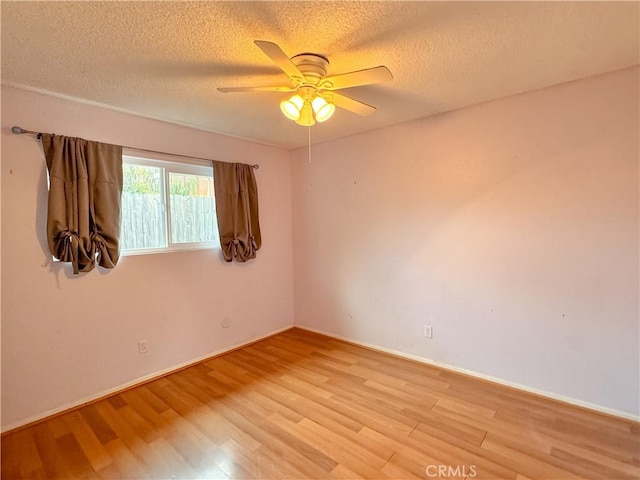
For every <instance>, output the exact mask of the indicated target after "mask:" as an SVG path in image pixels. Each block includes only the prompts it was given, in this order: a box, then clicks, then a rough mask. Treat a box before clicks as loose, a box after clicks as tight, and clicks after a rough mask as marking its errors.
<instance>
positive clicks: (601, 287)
mask: <svg viewBox="0 0 640 480" xmlns="http://www.w3.org/2000/svg"><path fill="white" fill-rule="evenodd" d="M638 84H639V78H638V69H637V68H633V69H629V70H624V71H619V72H615V73H611V74H608V75H603V76H599V77H595V78H591V79H586V80H582V81H578V82H573V83H570V84H565V85H560V86H556V87H552V88H548V89H544V90H540V91H536V92H531V93H527V94H523V95H518V96H514V97H511V98H507V99H503V100H500V101H496V102H492V103H488V104H483V105H479V106H476V107H473V108H467V109H464V110H460V111H456V112H451V113H447V114H443V115H438V116H434V117H430V118H425V119H422V120H417V121H413V122H409V123H405V124H402V125H398V126H394V127H391V128H385V129H381V130H378V131H374V132H369V133H365V134H361V135H358V136H354V137H350V138H346V139H343V140H338V141H333V142H329V143H324V144H320V145H316V146H314V147H313V150H312V164H311V165H309V164H308V162H307V159H306V155H307V151H306V149H301V150H298V151H296V152H294V165H293V205H294V208H293V223H294V245H295V257H294V266H295V309H296V310H295V311H296V323H297V324H299V325H301V326H307V327H310V328H314V329H317V330H321V331H325V332H330V333H332V334H336V335H340V336H343V337H347V338H350V339H353V340H356V341H358V342H363V343H368V344H373V345H377V346H381V347H384V348H388V349H392V350H396V351H399V352H403V353H405V354H409V355H416V356H419V357H422V358H426V359H430V360H433V361H437V362H443V363H445V364H449V365H451V366H454V367H458V368H462V369H467V370H471V371H474V372H478V373H480V374H483V375H489V376H493V377H497V378H499V379H502V380H504V381H506V382H513V383H516V384H521V385H525V386H527V387H531V388H534V389H540V390H543V391H546V392H549V393H552V394H555V395H561V396H565V397H569V398H572V399H576V400H579V401H581V402H587V403H592V404H597V405H599V406H602V407H605V408H609V409H614V410H618V411H622V412H626V413H630V414H635V415H638V413H639V412H638V408H639V404H640V398H639V385H638V384H639V381H640V380H639V378H640V372H639V368H640V367H639V365H640V359H639V309H638V292H639V280H638V263H639V255H638V245H639V235H638V217H639V209H638V200H639V198H638V174H639V170H638V160H639V151H638V148H639V147H638V145H639V141H640V138H639V124H638V118H639V106H638V105H639V99H638ZM337 114H338V115H349V114H348V113H344V112H338V113H337ZM356 120H357V119H356V118H355V117H354V121H356ZM424 324H431V325H433V331H434V338H433V339H431V340H427V339H425V338H423V325H424Z"/></svg>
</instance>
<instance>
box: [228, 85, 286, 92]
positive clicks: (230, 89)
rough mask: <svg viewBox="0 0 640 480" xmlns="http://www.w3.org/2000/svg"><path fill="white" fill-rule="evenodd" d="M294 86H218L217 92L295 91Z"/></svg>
mask: <svg viewBox="0 0 640 480" xmlns="http://www.w3.org/2000/svg"><path fill="white" fill-rule="evenodd" d="M295 90H296V89H295V88H293V87H286V86H279V87H227V88H218V91H219V92H222V93H232V92H295Z"/></svg>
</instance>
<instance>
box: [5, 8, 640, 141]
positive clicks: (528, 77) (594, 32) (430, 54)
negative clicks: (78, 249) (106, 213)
mask: <svg viewBox="0 0 640 480" xmlns="http://www.w3.org/2000/svg"><path fill="white" fill-rule="evenodd" d="M639 7H640V4H639V3H638V2H609V1H608V2H402V1H388V2H312V1H311V2H137V1H136V2H109V1H105V2H8V1H3V2H2V44H1V45H2V82H3V83H5V84H8V85H14V86H23V87H30V88H34V89H41V90H46V91H50V92H55V93H58V94H63V95H68V96H73V97H77V98H81V99H86V100H90V101H93V102H99V103H102V104H106V105H110V106H113V107H117V108H119V109H124V110H127V111H131V112H135V113H139V114H142V115H145V116H150V117H154V118H160V119H164V120H168V121H172V122H175V123H180V124H185V125H190V126H193V127H197V128H201V129H205V130H210V131H214V132H219V133H223V134H227V135H233V136H237V137H242V138H247V139H251V140H255V141H259V142H263V143H267V144H272V145H277V146H281V147H285V148H293V147H299V146H303V145H305V144H306V142H307V129H306V127H301V126H298V125H296V124H295V123H293V122H291V121H290V120H287V119H285V118H284V116H283V115H282V114H281V113H280V109H279V107H278V104H279V101H280V100H281V99H282V98H283V97H284V94H282V93H232V94H223V93H220V92H218V91H216V88H217V87H234V86H247V85H277V84H286V83H287V78H286V76H285V75H284V74H283V73H282V72H281V71H280V70H279V69H278V68H277V67H275V66H274V65H273V63H272V62H271V61H270V60H269V58H268V57H266V56H265V55H264V53H263V52H262V51H261V50H260V49H258V48H257V47H256V46H255V45H254V44H253V40H256V39H258V40H269V41H273V42H276V43H278V44H279V45H280V46H281V47H282V48H283V50H284V51H285V52H286V53H287V54H288V55H290V56H293V55H295V54H298V53H302V52H315V53H319V54H322V55H325V56H327V57H328V58H329V60H330V62H331V65H330V67H329V74H339V73H343V72H348V71H351V70H359V69H363V68H368V67H373V66H377V65H386V66H387V67H388V68H389V69H390V70H391V72H392V73H393V75H394V80H393V81H392V82H390V83H385V84H380V85H372V86H365V87H357V88H353V89H349V90H342V91H341V92H342V93H346V94H348V95H350V96H352V97H354V98H356V99H358V100H361V101H364V102H366V103H369V104H371V105H374V106H376V107H377V108H378V111H377V112H376V113H374V114H373V115H371V116H370V117H359V116H357V115H355V114H352V113H350V112H347V111H344V110H340V109H338V111H337V112H336V114H335V115H334V117H333V118H331V119H330V120H329V121H328V122H326V123H324V124H319V125H316V126H314V127H312V130H311V133H312V139H313V142H314V143H316V142H320V141H324V140H328V139H335V138H339V137H344V136H348V135H352V134H354V133H358V132H362V131H366V130H371V129H375V128H379V127H383V126H387V125H391V124H395V123H399V122H403V121H407V120H411V119H415V118H419V117H425V116H428V115H433V114H436V113H440V112H445V111H450V110H454V109H458V108H461V107H465V106H469V105H474V104H478V103H482V102H486V101H490V100H494V99H497V98H501V97H505V96H508V95H513V94H516V93H520V92H525V91H529V90H534V89H538V88H542V87H546V86H549V85H554V84H558V83H563V82H567V81H571V80H576V79H579V78H584V77H588V76H592V75H596V74H600V73H604V72H608V71H613V70H617V69H621V68H625V67H629V66H632V65H637V64H638V63H640V59H639V46H638V45H639V36H638V31H639ZM23 127H25V128H30V126H29V125H23ZM62 133H68V134H72V133H73V132H62Z"/></svg>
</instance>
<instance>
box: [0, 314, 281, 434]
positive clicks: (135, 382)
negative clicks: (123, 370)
mask: <svg viewBox="0 0 640 480" xmlns="http://www.w3.org/2000/svg"><path fill="white" fill-rule="evenodd" d="M293 327H294V325H288V326H286V327H282V328H279V329H277V330H273V331H272V332H270V333H266V334H264V335H260V336H259V337H256V338H254V339H252V340H247V341H246V342H242V343H238V344H235V345H231V346H229V347H225V348H223V349H221V350H217V351H215V352H211V353H208V354H206V355H203V356H201V357H198V358H194V359H193V360H189V361H187V362H183V363H180V364H178V365H174V366H172V367H169V368H165V369H163V370H159V371H157V372H153V373H150V374H149V375H145V376H144V377H140V378H136V379H135V380H131V381H130V382H126V383H123V384H120V385H117V386H115V387H113V388H109V389H107V390H103V391H101V392H99V393H96V394H93V395H88V396H86V397H84V398H81V399H80V400H78V401H76V402H71V403H68V404H66V405H62V406H60V407H57V408H54V409H51V410H48V411H46V412H42V413H39V414H37V415H33V416H31V417H29V418H25V419H23V420H20V421H18V422H15V423H12V424H10V425H6V426H3V427H2V433H5V432H8V431H11V430H15V429H17V428H20V427H23V426H25V425H29V424H30V423H34V422H38V421H40V420H43V419H45V418H48V417H51V416H53V415H57V414H58V413H62V412H65V411H67V410H72V409H74V408H78V407H81V406H83V405H86V404H88V403H91V402H94V401H96V400H99V399H101V398H104V397H108V396H110V395H113V394H115V393H118V392H121V391H123V390H128V389H129V388H132V387H135V386H136V385H141V384H143V383H147V382H149V381H151V380H154V379H156V378H160V377H164V376H165V375H168V374H170V373H172V372H175V371H178V370H182V369H183V368H186V367H189V366H191V365H195V364H197V363H200V362H203V361H205V360H207V359H210V358H213V357H217V356H219V355H223V354H225V353H228V352H230V351H232V350H237V349H238V348H242V347H245V346H248V345H251V344H253V343H256V342H259V341H260V340H264V339H266V338H269V337H272V336H273V335H277V334H278V333H282V332H284V331H287V330H290V329H291V328H293Z"/></svg>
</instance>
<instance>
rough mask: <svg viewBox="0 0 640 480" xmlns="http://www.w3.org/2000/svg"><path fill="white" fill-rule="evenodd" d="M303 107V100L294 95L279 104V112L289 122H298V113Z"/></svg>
mask: <svg viewBox="0 0 640 480" xmlns="http://www.w3.org/2000/svg"><path fill="white" fill-rule="evenodd" d="M303 105H304V100H303V99H302V97H301V96H300V95H294V96H293V97H291V98H289V99H288V100H283V101H282V102H280V110H282V113H284V116H285V117H287V118H288V119H290V120H298V119H299V118H300V111H301V110H302V106H303Z"/></svg>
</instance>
